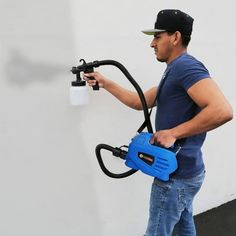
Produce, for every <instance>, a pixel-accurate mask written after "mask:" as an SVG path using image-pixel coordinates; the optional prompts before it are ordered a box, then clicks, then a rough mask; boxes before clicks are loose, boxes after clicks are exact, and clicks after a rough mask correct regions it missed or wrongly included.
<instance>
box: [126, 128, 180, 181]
mask: <svg viewBox="0 0 236 236" xmlns="http://www.w3.org/2000/svg"><path fill="white" fill-rule="evenodd" d="M151 137H152V134H150V133H146V132H142V133H140V134H139V135H137V136H135V137H134V138H133V140H132V142H131V143H130V144H129V148H128V153H127V155H126V158H125V160H126V161H125V164H126V166H128V167H130V168H132V169H135V170H141V171H142V172H143V173H145V174H147V175H151V176H154V177H156V178H158V179H161V180H163V181H167V180H169V175H170V174H171V173H173V172H174V171H175V170H176V169H177V160H176V152H177V151H176V152H175V148H174V147H173V148H169V149H166V148H162V147H159V146H155V145H152V144H150V142H149V141H150V139H151ZM171 149H172V150H171Z"/></svg>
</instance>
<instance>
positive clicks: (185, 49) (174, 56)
mask: <svg viewBox="0 0 236 236" xmlns="http://www.w3.org/2000/svg"><path fill="white" fill-rule="evenodd" d="M186 52H187V48H180V49H178V50H175V51H174V52H173V53H172V55H171V56H170V57H169V59H168V60H167V62H166V63H167V64H170V63H171V62H172V61H173V60H175V59H176V58H177V57H179V56H181V55H182V54H183V53H186Z"/></svg>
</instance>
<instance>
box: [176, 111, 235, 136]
mask: <svg viewBox="0 0 236 236" xmlns="http://www.w3.org/2000/svg"><path fill="white" fill-rule="evenodd" d="M232 118H233V114H232V109H231V107H225V108H224V109H222V108H218V109H216V108H211V107H206V108H204V109H203V110H202V111H201V112H200V113H198V114H197V115H196V116H195V117H194V118H193V119H191V120H189V121H187V122H184V123H182V124H180V125H178V126H176V127H174V128H172V129H171V133H172V135H173V136H174V137H175V138H176V139H180V138H185V137H189V136H193V135H196V134H199V133H203V132H207V131H210V130H213V129H215V128H217V127H218V126H220V125H222V124H224V123H226V122H227V121H229V120H231V119H232Z"/></svg>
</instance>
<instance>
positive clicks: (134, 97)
mask: <svg viewBox="0 0 236 236" xmlns="http://www.w3.org/2000/svg"><path fill="white" fill-rule="evenodd" d="M91 76H92V77H94V78H95V80H89V77H91ZM84 79H85V80H87V82H88V84H89V85H90V86H93V85H94V84H95V83H96V81H98V84H99V87H101V88H104V89H106V90H107V91H108V92H109V93H111V94H112V95H113V96H115V97H116V98H117V99H118V100H119V101H121V102H122V103H123V104H125V105H126V106H128V107H131V108H133V109H135V110H143V107H142V103H141V101H140V98H139V96H138V94H137V92H133V91H130V90H128V89H125V88H123V87H121V86H120V85H119V84H117V83H115V82H114V81H112V80H108V79H107V78H106V77H104V76H103V75H102V74H100V73H99V72H94V73H89V74H85V75H84ZM156 93H157V87H153V88H151V89H149V90H147V91H146V92H145V93H144V96H145V99H146V102H147V105H148V107H151V106H153V105H154V102H155V98H156Z"/></svg>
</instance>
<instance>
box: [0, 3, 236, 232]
mask: <svg viewBox="0 0 236 236" xmlns="http://www.w3.org/2000/svg"><path fill="white" fill-rule="evenodd" d="M163 8H179V9H182V10H184V11H186V12H188V13H189V14H190V15H192V16H193V17H194V18H195V22H194V33H193V39H192V42H191V44H190V47H189V52H190V53H192V54H193V55H194V56H196V57H197V58H199V59H201V60H202V61H203V62H204V63H205V64H206V66H207V67H208V68H209V70H210V72H211V74H212V77H213V78H214V79H215V80H216V82H217V83H218V84H219V86H220V87H221V89H222V90H223V92H224V93H225V95H226V97H227V98H228V99H229V100H230V102H231V104H232V106H233V107H234V108H235V100H236V99H235V92H234V90H235V88H234V87H235V81H234V80H235V78H234V77H235V73H234V68H235V56H236V46H235V40H234V38H235V36H236V32H235V31H236V23H235V20H234V12H235V10H236V3H235V1H233V0H227V1H224V2H221V1H219V2H214V3H213V2H210V1H208V2H206V1H204V2H202V3H200V2H199V1H189V0H188V1H187V0H183V1H181V2H180V1H177V0H175V1H173V0H172V1H166V0H165V1H164V0H162V1H154V0H147V1H145V2H142V1H139V2H138V1H131V0H128V1H127V0H120V1H108V0H100V1H95V0H94V1H92V0H87V1H81V0H79V1H78V0H71V1H66V0H60V1H56V0H51V1H46V0H41V1H32V0H31V1H29V0H21V1H16V0H1V1H0V34H1V37H0V60H1V64H0V75H1V80H0V107H1V115H0V190H1V192H0V235H4V236H5V235H7V236H15V235H18V236H21V235H22V236H23V235H24V236H31V235H34V236H37V235H38V236H41V235H44V236H54V235H55V236H65V235H66V236H73V235H76V236H77V235H83V236H91V235H97V236H108V235H114V236H121V235H122V236H128V235H129V236H130V235H137V236H138V235H142V233H143V232H144V231H145V227H146V221H147V214H148V212H147V209H148V199H149V191H150V184H151V182H152V179H151V178H150V177H148V176H144V175H142V174H140V173H138V174H136V175H134V176H132V177H130V178H127V179H123V180H113V179H109V178H108V177H106V176H105V175H103V174H102V172H101V170H100V169H99V167H98V164H97V161H96V158H95V154H94V147H95V146H96V145H97V144H98V143H101V142H104V143H108V144H111V145H117V146H118V145H122V144H128V142H129V140H130V138H131V137H132V136H133V135H134V134H135V132H136V129H137V127H138V125H139V124H140V123H141V122H142V119H143V115H142V113H141V112H136V111H132V110H130V109H128V108H126V107H124V106H123V105H122V104H120V103H119V102H118V101H116V100H115V99H114V98H113V97H111V96H110V95H109V94H108V93H106V92H105V91H102V90H101V91H99V92H93V91H91V90H90V105H89V106H86V107H71V106H70V105H69V101H68V91H69V86H70V82H71V81H72V80H73V79H74V77H73V75H72V74H70V71H69V70H70V68H71V67H72V66H73V65H76V64H78V61H79V59H80V58H84V59H86V60H87V61H93V60H102V59H114V60H118V61H120V62H121V63H123V64H124V65H125V66H126V67H127V69H128V70H129V71H130V73H131V74H132V75H133V76H134V77H135V78H136V80H137V82H138V83H139V84H140V85H141V87H142V88H143V89H144V90H145V89H147V88H149V87H150V86H153V85H155V84H157V83H158V81H159V78H160V77H161V74H162V72H163V70H164V68H165V65H164V64H160V63H157V62H156V60H155V56H154V54H153V51H152V49H150V48H149V43H150V40H151V38H149V37H147V36H145V35H143V34H141V33H140V30H142V29H145V28H149V27H152V26H153V24H154V20H155V17H156V13H157V12H158V11H159V10H160V9H163ZM99 70H100V71H101V72H103V73H104V74H106V75H107V76H108V77H110V78H112V79H113V80H114V81H117V82H119V83H120V84H121V85H123V86H126V87H128V88H131V89H132V87H131V85H130V84H129V82H128V81H126V79H125V77H124V76H123V75H122V74H120V72H119V71H118V70H117V69H114V68H112V67H103V68H100V69H99ZM234 130H235V121H232V122H230V123H228V124H227V125H225V126H223V127H221V128H219V129H218V130H216V131H213V132H211V133H209V135H208V139H207V141H206V144H205V146H204V154H205V163H206V167H207V177H206V181H205V183H204V186H203V188H202V190H201V192H200V193H199V195H198V197H197V199H196V202H195V212H196V213H199V212H202V211H205V210H208V209H210V208H212V207H216V206H218V205H220V204H222V203H225V202H227V201H229V200H232V199H235V197H236V185H235V175H234V171H235V167H234V164H236V162H235V156H236V151H235V148H234V145H235V144H234V137H233V131H234ZM106 161H107V162H108V164H110V165H111V168H113V169H122V170H123V167H122V164H123V163H122V161H120V160H116V159H115V158H111V157H110V156H109V155H107V156H106Z"/></svg>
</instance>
